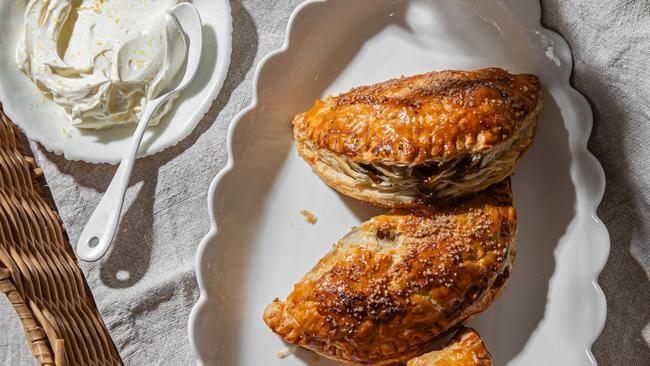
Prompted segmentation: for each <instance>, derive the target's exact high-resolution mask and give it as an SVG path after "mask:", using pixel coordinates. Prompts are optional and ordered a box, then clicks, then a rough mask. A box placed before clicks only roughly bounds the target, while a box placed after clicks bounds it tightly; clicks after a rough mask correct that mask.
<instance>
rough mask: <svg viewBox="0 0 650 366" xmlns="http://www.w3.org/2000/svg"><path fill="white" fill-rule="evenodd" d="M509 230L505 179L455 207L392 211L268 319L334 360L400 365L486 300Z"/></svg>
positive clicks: (504, 261)
mask: <svg viewBox="0 0 650 366" xmlns="http://www.w3.org/2000/svg"><path fill="white" fill-rule="evenodd" d="M515 233H516V215H515V209H514V207H513V204H512V192H511V190H510V182H509V179H506V180H505V181H503V182H500V183H498V184H496V185H494V186H492V187H490V188H488V189H487V190H485V191H483V192H481V193H476V194H471V195H468V196H466V197H464V198H463V199H461V200H460V201H458V202H455V203H454V204H453V205H446V206H445V205H443V206H437V207H433V206H423V207H419V208H417V209H396V210H392V211H390V212H389V213H388V214H385V215H380V216H376V217H374V218H372V219H370V220H368V221H366V222H364V223H362V224H361V225H360V226H359V227H357V228H354V229H353V230H352V231H351V232H349V233H348V234H347V235H345V236H344V237H343V238H342V239H341V240H340V241H339V242H338V243H337V244H335V245H334V247H333V248H332V250H331V251H330V252H329V253H328V254H327V255H325V257H323V258H322V259H321V260H320V261H319V262H318V263H317V264H316V266H315V267H314V268H312V270H311V271H310V272H309V273H307V274H306V275H305V276H304V277H303V278H302V279H301V280H300V281H298V283H297V284H296V285H295V287H294V289H293V292H292V293H291V294H290V295H289V296H288V297H287V299H286V300H285V301H280V300H279V299H275V300H274V301H273V302H272V303H271V304H270V305H268V306H267V308H266V310H265V312H264V321H265V322H266V324H267V325H268V326H269V327H270V328H271V329H272V330H273V331H274V332H275V333H277V334H279V335H280V336H282V337H283V338H284V339H285V340H286V341H288V342H291V343H294V344H296V345H299V346H302V347H305V348H308V349H311V350H313V351H316V352H318V353H319V354H321V355H323V356H325V357H328V358H331V359H335V360H339V361H344V362H349V363H355V364H364V365H385V364H390V363H393V362H397V361H406V360H408V359H410V358H411V357H413V356H415V355H416V354H417V353H418V352H420V351H421V349H422V347H423V346H425V345H426V344H428V343H429V342H431V341H433V340H435V339H436V338H437V337H438V336H440V335H442V334H444V333H445V332H447V331H448V330H450V329H452V328H453V327H456V326H458V325H460V324H463V323H465V322H467V321H469V319H471V318H472V317H473V316H474V315H475V314H477V313H479V312H481V311H483V310H484V309H486V308H487V307H488V306H489V305H490V304H491V303H492V301H493V300H494V298H495V297H496V295H497V294H498V293H499V291H500V290H501V289H502V288H503V287H504V285H505V283H506V280H507V279H508V276H509V274H510V268H511V265H512V261H513V259H514V254H515V247H514V237H515Z"/></svg>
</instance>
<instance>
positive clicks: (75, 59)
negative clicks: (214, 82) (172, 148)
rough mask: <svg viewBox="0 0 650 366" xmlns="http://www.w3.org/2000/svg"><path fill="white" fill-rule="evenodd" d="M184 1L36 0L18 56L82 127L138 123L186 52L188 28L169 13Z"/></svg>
mask: <svg viewBox="0 0 650 366" xmlns="http://www.w3.org/2000/svg"><path fill="white" fill-rule="evenodd" d="M178 2H179V1H178V0H81V1H79V0H30V1H29V3H28V4H27V7H26V10H25V33H24V36H23V38H22V39H21V41H20V42H19V43H18V47H17V50H16V63H17V64H18V67H19V68H20V69H21V70H22V71H23V72H24V73H25V74H27V76H29V77H30V78H31V79H32V81H33V82H34V84H35V85H36V87H38V89H39V90H40V91H41V92H42V93H43V94H45V95H46V96H48V97H49V98H51V99H52V100H53V101H54V102H56V103H57V104H58V105H60V106H61V107H63V109H64V110H65V111H66V113H67V114H68V116H69V117H70V120H71V122H72V124H73V125H74V126H76V127H80V128H104V127H109V126H114V125H122V124H128V123H133V122H137V121H138V120H139V118H140V115H141V113H142V111H143V109H144V107H145V105H146V104H147V102H148V101H150V100H151V99H154V98H155V97H156V96H158V95H159V94H161V92H163V91H165V90H166V89H167V88H168V87H170V86H173V85H174V84H173V83H174V78H175V77H176V74H178V72H179V70H180V69H181V67H182V66H183V65H184V62H185V59H186V58H187V42H186V39H185V35H184V34H183V31H182V29H181V27H180V25H179V24H178V21H177V20H176V18H175V17H174V16H172V15H171V14H170V13H169V10H170V9H171V8H173V7H174V6H175V5H176V4H177V3H178ZM172 103H173V100H170V101H169V102H167V103H166V104H165V105H164V106H163V107H161V108H160V109H159V110H158V112H157V113H156V115H154V116H153V118H152V119H151V123H150V124H152V125H155V124H158V122H159V121H160V119H161V118H162V117H163V116H164V115H165V114H166V113H167V112H168V111H169V110H170V109H171V106H172Z"/></svg>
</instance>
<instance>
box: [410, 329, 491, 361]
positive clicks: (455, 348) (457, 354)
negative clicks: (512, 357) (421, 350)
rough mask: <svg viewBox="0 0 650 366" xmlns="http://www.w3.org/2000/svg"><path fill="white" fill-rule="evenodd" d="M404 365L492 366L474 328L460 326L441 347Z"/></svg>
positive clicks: (488, 355)
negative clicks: (451, 337)
mask: <svg viewBox="0 0 650 366" xmlns="http://www.w3.org/2000/svg"><path fill="white" fill-rule="evenodd" d="M406 366H492V357H491V356H490V353H489V352H488V350H487V349H486V348H485V345H484V344H483V341H482V340H481V336H479V335H478V333H476V331H475V330H474V329H471V328H462V329H461V330H459V331H458V332H457V333H456V335H455V336H454V338H453V339H452V340H451V341H449V343H447V345H445V347H444V348H443V349H441V350H439V351H433V352H429V353H427V354H424V355H422V356H419V357H416V358H414V359H412V360H410V361H409V362H408V363H407V364H406Z"/></svg>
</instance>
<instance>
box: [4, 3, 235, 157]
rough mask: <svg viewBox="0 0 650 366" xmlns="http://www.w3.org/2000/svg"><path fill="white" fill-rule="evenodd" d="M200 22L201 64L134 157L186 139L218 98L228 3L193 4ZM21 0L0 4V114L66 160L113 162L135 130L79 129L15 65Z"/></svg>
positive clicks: (227, 39)
mask: <svg viewBox="0 0 650 366" xmlns="http://www.w3.org/2000/svg"><path fill="white" fill-rule="evenodd" d="M193 4H194V5H195V6H196V7H197V9H198V10H199V13H200V14H201V20H202V22H203V53H202V59H201V66H200V67H199V70H198V73H197V75H196V78H195V79H194V81H192V84H190V86H189V87H188V88H187V89H185V90H184V91H183V92H182V94H181V96H180V98H179V99H178V100H177V102H176V104H175V106H174V108H173V109H172V111H171V112H170V113H169V114H168V115H167V116H165V118H164V119H163V120H162V121H161V123H160V124H159V125H158V126H155V127H150V128H149V129H148V130H147V132H146V133H145V136H144V139H143V140H142V145H141V146H140V156H145V155H150V154H153V153H156V152H159V151H162V150H164V149H166V148H168V147H170V146H173V145H175V144H177V143H178V142H180V141H181V140H183V139H184V138H185V137H187V136H188V135H189V134H190V133H191V132H192V130H193V129H194V127H196V125H197V124H198V123H199V121H200V120H201V118H203V116H204V115H205V113H206V112H207V111H208V109H209V108H210V105H211V104H212V101H213V100H214V99H215V98H216V96H217V95H218V94H219V90H220V89H221V86H222V85H223V82H224V80H225V78H226V74H227V72H228V66H229V64H230V54H231V50H232V49H231V38H232V18H231V14H230V3H229V2H228V0H194V1H193ZM24 8H25V1H24V0H3V1H0V19H2V21H1V22H0V101H1V102H2V104H3V108H4V110H5V113H6V114H7V116H9V118H11V119H12V120H13V121H14V123H16V124H17V125H18V126H19V127H20V129H21V130H22V131H23V132H24V133H25V134H26V135H27V137H28V138H29V139H31V140H34V141H37V142H40V143H41V144H42V145H43V146H44V147H45V148H46V149H48V150H49V151H52V152H55V153H57V154H63V155H64V156H65V157H66V158H67V159H69V160H83V161H87V162H91V163H100V162H103V163H111V164H115V163H119V162H120V160H121V159H122V155H123V154H124V152H125V151H126V150H127V148H128V146H129V145H130V143H131V138H130V137H131V135H132V133H133V130H134V128H135V124H134V125H133V126H128V127H114V128H109V129H104V130H98V131H94V130H87V131H84V130H79V129H76V128H74V127H72V126H71V124H70V122H68V119H67V117H66V116H65V112H64V111H63V110H62V109H61V107H59V106H58V105H56V103H54V102H52V101H51V100H49V99H47V98H46V97H44V96H43V95H42V94H41V93H40V92H39V91H38V89H36V87H35V86H34V85H33V83H32V81H31V80H30V79H29V78H28V77H27V76H26V75H25V74H23V73H22V72H21V71H20V70H19V69H18V67H17V66H16V63H15V50H16V43H17V42H18V39H19V36H20V34H21V32H23V30H24V27H25V25H24V20H23V13H24Z"/></svg>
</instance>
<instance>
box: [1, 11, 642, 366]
mask: <svg viewBox="0 0 650 366" xmlns="http://www.w3.org/2000/svg"><path fill="white" fill-rule="evenodd" d="M299 2H300V1H296V0H294V1H262V0H244V1H242V2H240V1H232V2H231V5H232V7H233V26H234V33H233V55H232V58H233V59H232V63H231V67H230V71H229V74H228V78H227V79H226V83H225V85H224V88H223V90H222V91H221V94H220V95H219V97H218V99H217V100H216V101H215V102H214V103H213V105H212V108H211V110H210V112H209V113H208V115H207V116H206V117H205V118H204V119H203V121H202V122H201V123H200V124H199V126H198V127H197V129H196V131H194V133H192V135H191V136H190V137H189V138H187V139H186V140H185V141H183V142H182V143H180V144H179V145H178V146H175V147H173V148H171V149H168V150H166V151H164V152H162V153H160V154H157V155H155V156H153V157H149V158H146V159H141V160H138V162H137V163H136V165H135V174H134V176H133V178H132V186H131V188H130V189H129V192H128V194H127V200H126V213H125V217H124V224H123V225H122V226H121V228H120V233H119V234H118V236H117V241H118V245H117V246H116V247H115V250H114V251H113V252H112V253H110V255H108V256H107V257H106V258H104V259H103V260H101V261H100V262H98V263H91V264H82V268H83V270H84V272H85V274H86V276H87V278H88V283H89V285H90V287H91V289H92V291H93V293H94V296H95V298H96V301H97V305H98V307H99V310H100V312H101V313H102V315H103V317H104V319H105V322H106V323H107V326H108V328H109V331H110V332H111V334H112V336H113V338H114V340H115V342H116V344H117V348H118V350H119V351H120V354H121V356H122V358H123V359H124V361H125V363H126V364H127V365H158V364H165V365H186V364H189V363H190V362H191V360H192V358H193V356H192V351H191V349H190V345H189V343H188V340H187V330H186V325H187V316H188V314H189V311H190V308H191V306H192V305H193V303H194V302H195V300H196V299H197V296H198V291H197V286H196V279H195V277H194V272H193V271H194V253H195V250H196V247H197V244H198V242H199V240H200V238H202V237H203V235H204V234H205V233H206V232H207V230H208V212H207V205H206V194H207V189H208V185H209V184H210V181H211V180H212V178H213V177H214V176H215V174H216V173H217V172H218V171H219V170H220V169H222V168H223V166H224V165H225V162H226V153H225V138H226V130H227V126H228V123H229V122H230V121H231V119H232V118H233V117H234V115H235V114H236V113H237V112H238V111H239V110H241V109H242V108H244V107H245V106H246V105H248V103H249V101H250V98H251V80H252V76H253V69H254V66H255V65H256V63H257V61H259V59H261V58H262V57H263V56H264V55H266V54H267V53H268V52H270V51H271V50H273V49H276V48H278V47H279V46H280V45H281V44H282V42H283V40H284V30H285V27H286V23H287V20H288V18H289V15H290V13H291V11H292V10H293V8H294V7H295V5H296V4H297V3H299ZM542 3H543V21H544V23H545V24H546V25H547V26H549V27H551V28H553V29H555V30H558V31H560V32H561V33H562V34H563V35H564V36H565V37H566V38H567V40H568V41H569V44H570V45H571V46H572V48H573V54H574V59H575V72H574V76H573V80H574V82H575V84H576V86H577V88H578V89H580V90H581V91H583V92H584V93H585V94H586V95H587V96H588V97H589V99H590V100H591V102H592V104H593V107H594V114H595V126H594V132H593V138H592V140H591V144H590V147H591V149H592V151H594V153H595V154H596V155H597V157H598V158H599V159H600V161H601V162H602V163H603V165H604V167H605V172H606V174H607V179H608V186H607V191H606V192H605V198H604V201H603V204H602V205H601V208H600V211H599V213H600V215H601V217H602V218H603V220H604V221H605V223H606V224H607V225H608V228H609V231H610V234H611V238H612V251H611V257H610V260H609V263H608V265H607V267H606V268H605V270H604V272H603V274H602V276H601V284H602V286H603V289H604V290H605V293H606V295H607V297H608V303H609V317H608V321H607V326H606V327H605V332H604V334H603V336H602V337H601V338H600V339H599V340H598V342H596V345H595V346H594V354H595V355H596V357H597V358H598V359H599V360H600V364H601V365H642V364H647V360H650V348H649V347H648V341H650V325H649V323H648V322H649V320H650V310H649V309H650V307H649V305H648V304H650V284H649V279H648V276H649V273H650V245H648V243H649V242H650V222H649V221H648V220H647V217H650V184H648V182H650V165H648V161H650V149H648V145H649V143H650V128H649V124H650V122H649V121H650V67H649V64H648V58H649V57H650V2H648V1H646V0H613V1H607V0H596V1H593V0H577V1H560V0H543V1H542ZM35 152H36V156H37V158H38V160H39V162H40V164H41V165H43V167H44V168H45V176H46V178H47V181H48V183H49V185H50V188H51V189H52V193H53V196H54V199H55V201H56V204H57V206H58V208H59V210H60V213H61V216H62V218H63V221H64V222H65V224H66V226H67V228H68V230H69V235H70V238H71V240H72V242H75V241H76V240H77V238H78V237H79V234H80V232H81V229H82V228H83V225H84V223H85V220H86V219H87V217H88V216H89V215H90V213H91V212H92V211H93V209H94V207H95V205H96V204H97V203H98V202H99V199H100V196H101V192H103V191H104V190H105V189H106V186H107V185H108V182H109V181H110V179H111V177H112V175H113V173H114V171H115V168H114V167H111V166H107V165H91V164H85V163H79V162H71V161H66V160H64V159H63V158H61V157H59V156H56V155H54V154H51V153H48V152H46V151H44V149H43V148H41V147H39V148H36V150H35ZM12 311H13V310H12V309H11V307H10V306H9V305H8V304H7V303H6V301H5V300H4V299H0V324H1V329H0V334H2V335H1V336H0V355H2V357H0V364H6V365H32V364H34V361H33V358H32V356H31V354H30V352H29V351H28V350H27V348H26V344H25V341H24V335H23V331H22V329H21V328H20V325H19V322H18V320H17V319H15V316H14V314H13V313H12Z"/></svg>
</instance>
